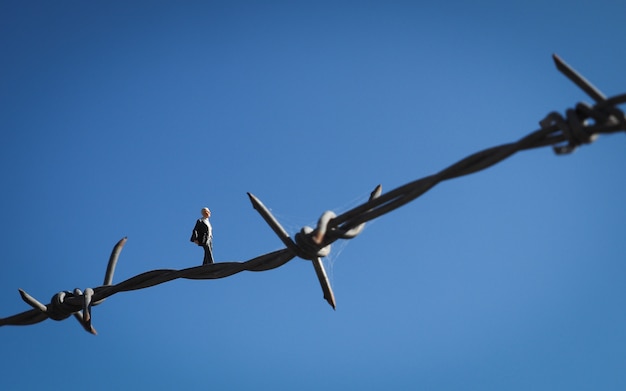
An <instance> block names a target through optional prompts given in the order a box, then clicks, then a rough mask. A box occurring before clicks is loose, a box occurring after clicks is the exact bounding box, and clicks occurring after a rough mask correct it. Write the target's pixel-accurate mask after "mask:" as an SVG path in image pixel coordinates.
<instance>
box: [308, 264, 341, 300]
mask: <svg viewBox="0 0 626 391" xmlns="http://www.w3.org/2000/svg"><path fill="white" fill-rule="evenodd" d="M312 262H313V267H314V268H315V274H317V279H318V280H319V282H320V286H321V287H322V291H323V292H324V299H326V301H327V302H328V304H330V306H331V307H333V309H336V307H337V306H336V304H335V294H334V293H333V289H332V288H331V286H330V282H329V281H328V276H327V275H326V270H324V264H323V263H322V259H321V258H315V259H313V260H312Z"/></svg>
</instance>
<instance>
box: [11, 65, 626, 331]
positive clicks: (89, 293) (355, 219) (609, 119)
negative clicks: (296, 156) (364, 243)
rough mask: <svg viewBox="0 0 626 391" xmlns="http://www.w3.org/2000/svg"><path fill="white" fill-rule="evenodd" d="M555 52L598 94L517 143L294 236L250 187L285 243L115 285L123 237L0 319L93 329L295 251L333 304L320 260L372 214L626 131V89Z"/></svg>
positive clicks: (566, 69) (569, 72)
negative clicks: (612, 91)
mask: <svg viewBox="0 0 626 391" xmlns="http://www.w3.org/2000/svg"><path fill="white" fill-rule="evenodd" d="M553 59H554V62H555V65H556V67H557V69H558V70H559V71H560V72H561V73H563V74H564V75H565V76H566V77H567V78H568V79H570V80H571V81H572V82H573V83H574V84H576V85H577V86H578V87H579V88H581V89H582V90H583V91H584V92H585V93H586V94H587V95H589V96H590V97H591V98H592V99H593V100H594V101H595V104H594V105H589V104H587V103H578V104H577V105H576V106H575V108H573V109H567V110H566V112H565V116H563V115H561V114H559V113H558V112H552V113H549V114H548V115H547V116H546V117H545V118H544V119H543V120H541V121H540V122H539V125H540V128H539V129H538V130H536V131H534V132H532V133H530V134H529V135H527V136H526V137H523V138H522V139H520V140H519V141H517V142H514V143H509V144H504V145H500V146H497V147H492V148H489V149H486V150H484V151H480V152H477V153H475V154H473V155H470V156H468V157H466V158H465V159H462V160H460V161H459V162H457V163H455V164H453V165H451V166H449V167H447V168H445V169H443V170H442V171H440V172H438V173H436V174H434V175H430V176H427V177H425V178H422V179H418V180H416V181H413V182H410V183H407V184H405V185H403V186H401V187H398V188H396V189H394V190H392V191H390V192H388V193H385V194H382V187H381V186H380V185H379V186H377V187H376V189H374V191H373V192H372V193H371V195H370V199H369V201H367V202H365V203H364V204H362V205H359V206H357V207H355V208H353V209H351V210H349V211H347V212H345V213H343V214H341V215H339V216H337V215H335V214H334V213H333V212H325V213H324V214H323V215H322V217H320V219H319V221H318V223H317V227H316V228H315V229H313V228H311V227H303V228H302V230H301V231H300V232H299V233H297V234H296V235H295V240H293V239H291V237H290V236H289V234H288V233H287V232H286V231H285V229H284V228H283V227H282V226H281V225H280V223H279V222H278V220H277V219H276V218H275V217H274V216H273V215H272V214H271V212H270V210H269V209H268V208H267V207H265V205H263V203H262V202H261V201H260V200H259V199H258V198H257V197H255V196H254V195H252V194H251V193H248V197H249V198H250V202H251V203H252V206H253V208H254V209H256V210H257V211H258V212H259V214H260V215H261V217H262V218H263V219H264V220H265V222H266V223H267V224H268V225H269V226H270V228H271V229H272V230H273V231H274V233H276V235H277V236H278V238H279V239H280V240H281V242H282V243H283V244H284V245H285V246H286V248H284V249H282V250H278V251H274V252H271V253H267V254H264V255H261V256H258V257H256V258H253V259H250V260H248V261H245V262H221V263H215V264H210V265H204V266H197V267H192V268H187V269H182V270H172V269H162V270H152V271H148V272H145V273H142V274H139V275H137V276H134V277H132V278H129V279H127V280H125V281H122V282H120V283H118V284H113V274H114V271H115V267H116V265H117V261H118V258H119V255H120V252H121V250H122V248H123V246H124V244H125V243H126V238H123V239H121V240H120V241H119V242H118V243H117V244H116V245H115V246H114V248H113V251H112V253H111V256H110V258H109V263H108V265H107V270H106V273H105V277H104V283H103V285H102V286H99V287H96V288H86V289H85V290H84V292H83V291H81V290H80V289H74V291H72V292H70V291H62V292H59V293H57V294H56V295H54V296H53V297H52V299H51V301H50V303H49V304H47V305H44V304H42V303H41V302H40V301H38V300H37V299H35V298H34V297H33V296H31V295H29V294H28V293H26V292H25V291H24V290H22V289H19V293H20V296H21V297H22V299H23V300H24V301H25V302H26V303H27V304H28V305H30V306H31V307H33V309H31V310H29V311H25V312H22V313H20V314H17V315H13V316H10V317H7V318H0V326H6V325H15V326H18V325H21V326H23V325H30V324H34V323H39V322H42V321H44V320H46V319H53V320H63V319H66V318H68V317H69V316H71V315H73V316H74V317H75V318H76V319H77V320H78V322H79V323H80V324H81V326H82V327H83V328H84V329H85V330H86V331H88V332H90V333H92V334H96V330H95V328H94V327H93V326H92V319H93V318H92V308H93V306H95V305H98V304H101V303H102V302H103V301H104V300H105V299H106V298H108V297H110V296H112V295H114V294H116V293H119V292H127V291H132V290H137V289H145V288H149V287H151V286H155V285H159V284H163V283H165V282H168V281H172V280H175V279H179V278H183V279H192V280H210V279H217V278H225V277H229V276H232V275H234V274H237V273H240V272H242V271H253V272H260V271H267V270H271V269H275V268H277V267H280V266H282V265H284V264H286V263H287V262H289V261H290V260H292V259H293V258H296V257H298V258H302V259H304V260H309V261H311V262H312V263H313V267H314V270H315V273H316V276H317V278H318V280H319V282H320V286H321V288H322V292H323V294H324V299H325V300H326V301H327V302H328V303H329V304H330V305H331V306H332V307H333V308H335V307H336V304H335V295H334V293H333V291H332V288H331V286H330V283H329V281H328V277H327V275H326V271H325V270H324V265H323V263H322V258H323V257H325V256H327V255H328V254H329V253H330V251H331V244H332V243H334V242H335V241H337V240H339V239H352V238H354V237H356V236H358V235H359V234H360V233H361V231H362V230H363V227H364V225H365V223H367V222H368V221H371V220H373V219H375V218H377V217H379V216H382V215H384V214H386V213H389V212H391V211H393V210H395V209H397V208H399V207H401V206H403V205H405V204H407V203H409V202H411V201H413V200H415V199H416V198H417V197H419V196H421V195H422V194H424V193H425V192H427V191H428V190H430V189H431V188H433V187H434V186H435V185H437V184H438V183H440V182H442V181H445V180H448V179H453V178H457V177H460V176H464V175H469V174H472V173H475V172H478V171H481V170H484V169H486V168H488V167H491V166H492V165H494V164H497V163H498V162H500V161H502V160H504V159H506V158H508V157H510V156H512V155H514V154H515V153H517V152H519V151H524V150H527V149H533V148H540V147H546V146H552V148H553V149H554V151H555V153H557V154H559V155H562V154H568V153H572V152H573V151H574V150H575V149H576V148H578V147H579V146H581V145H583V144H589V143H591V142H593V141H594V140H595V139H596V138H597V137H598V135H600V134H609V133H615V132H620V131H626V116H624V112H623V111H622V110H620V109H619V108H618V107H617V106H618V105H620V104H624V103H626V94H621V95H617V96H613V97H610V98H606V97H605V96H604V94H602V93H601V92H600V90H598V89H597V88H596V87H594V86H593V85H592V84H591V83H589V81H587V80H586V79H585V78H584V77H582V76H581V75H580V74H579V73H578V72H576V71H575V70H574V69H573V68H571V67H570V66H569V65H567V64H566V63H565V62H564V61H563V60H562V59H561V58H559V57H558V56H557V55H553Z"/></svg>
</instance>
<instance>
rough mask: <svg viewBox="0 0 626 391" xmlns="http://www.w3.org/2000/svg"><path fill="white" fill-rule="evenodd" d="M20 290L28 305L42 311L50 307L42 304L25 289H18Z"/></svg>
mask: <svg viewBox="0 0 626 391" xmlns="http://www.w3.org/2000/svg"><path fill="white" fill-rule="evenodd" d="M18 290H19V291H20V296H22V300H24V301H25V302H26V303H27V304H28V305H30V306H31V307H33V308H34V309H36V310H39V311H41V312H46V311H47V310H48V308H47V307H46V306H45V305H43V304H41V303H40V302H39V301H38V300H37V299H35V298H34V297H32V296H31V295H29V294H28V293H26V291H24V290H23V289H18Z"/></svg>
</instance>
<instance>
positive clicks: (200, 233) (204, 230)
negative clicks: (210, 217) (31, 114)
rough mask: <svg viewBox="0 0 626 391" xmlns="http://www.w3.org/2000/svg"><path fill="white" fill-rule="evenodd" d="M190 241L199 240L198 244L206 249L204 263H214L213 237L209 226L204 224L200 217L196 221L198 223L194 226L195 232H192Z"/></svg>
mask: <svg viewBox="0 0 626 391" xmlns="http://www.w3.org/2000/svg"><path fill="white" fill-rule="evenodd" d="M190 241H192V242H196V241H197V242H198V246H202V248H203V249H204V260H203V261H202V264H203V265H207V264H209V263H214V261H213V237H212V236H211V235H209V227H208V226H207V225H206V224H204V221H202V219H198V221H196V225H195V226H194V227H193V232H192V233H191V239H190Z"/></svg>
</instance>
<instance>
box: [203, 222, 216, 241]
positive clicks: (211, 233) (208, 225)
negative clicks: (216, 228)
mask: <svg viewBox="0 0 626 391" xmlns="http://www.w3.org/2000/svg"><path fill="white" fill-rule="evenodd" d="M202 222H203V223H204V224H206V226H207V227H208V228H209V230H208V238H209V240H211V239H212V238H213V227H211V223H210V222H209V218H208V217H207V218H204V219H202Z"/></svg>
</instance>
